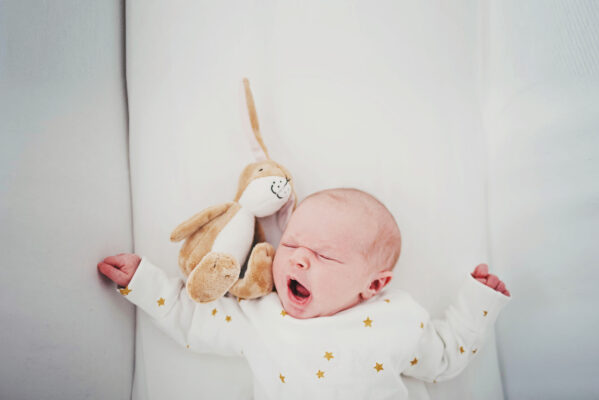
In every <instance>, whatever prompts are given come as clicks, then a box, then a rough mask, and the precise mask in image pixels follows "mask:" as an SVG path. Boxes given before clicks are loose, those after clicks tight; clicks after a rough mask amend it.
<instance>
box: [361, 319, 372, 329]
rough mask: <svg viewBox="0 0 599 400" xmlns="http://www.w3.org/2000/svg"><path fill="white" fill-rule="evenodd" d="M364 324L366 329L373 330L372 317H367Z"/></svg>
mask: <svg viewBox="0 0 599 400" xmlns="http://www.w3.org/2000/svg"><path fill="white" fill-rule="evenodd" d="M362 322H364V326H365V327H366V326H368V327H371V328H372V320H371V319H370V317H366V319H365V320H364V321H362Z"/></svg>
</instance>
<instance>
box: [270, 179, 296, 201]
mask: <svg viewBox="0 0 599 400" xmlns="http://www.w3.org/2000/svg"><path fill="white" fill-rule="evenodd" d="M289 180H290V179H289V178H287V177H284V178H283V177H276V178H274V179H273V181H272V185H271V186H270V191H271V192H273V193H274V194H275V196H277V197H278V198H279V199H282V198H283V197H286V196H289V193H291V185H289Z"/></svg>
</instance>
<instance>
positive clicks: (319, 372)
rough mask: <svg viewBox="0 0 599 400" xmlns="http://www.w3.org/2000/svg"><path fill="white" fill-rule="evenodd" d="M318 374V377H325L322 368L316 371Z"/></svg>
mask: <svg viewBox="0 0 599 400" xmlns="http://www.w3.org/2000/svg"><path fill="white" fill-rule="evenodd" d="M316 376H317V377H318V379H320V378H324V372H323V371H321V370H318V372H317V373H316Z"/></svg>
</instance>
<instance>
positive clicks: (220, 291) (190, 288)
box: [186, 252, 241, 303]
mask: <svg viewBox="0 0 599 400" xmlns="http://www.w3.org/2000/svg"><path fill="white" fill-rule="evenodd" d="M240 269H241V267H240V266H239V263H238V262H237V260H235V258H234V257H232V256H230V255H228V254H225V253H217V252H210V253H208V254H206V255H205V256H204V258H202V261H200V263H199V264H198V265H197V266H196V267H195V268H194V269H193V271H192V272H191V274H189V277H188V278H187V284H186V285H187V293H188V294H189V297H190V298H191V299H192V300H194V301H197V302H198V303H208V302H210V301H214V300H216V299H218V298H220V297H222V296H224V294H225V293H227V291H228V290H229V288H231V285H233V284H234V283H235V281H237V279H238V278H239V272H240Z"/></svg>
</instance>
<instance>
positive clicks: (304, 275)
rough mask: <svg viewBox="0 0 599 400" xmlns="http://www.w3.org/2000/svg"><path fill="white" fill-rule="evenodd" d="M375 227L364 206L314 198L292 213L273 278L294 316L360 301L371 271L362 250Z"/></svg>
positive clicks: (320, 312)
mask: <svg viewBox="0 0 599 400" xmlns="http://www.w3.org/2000/svg"><path fill="white" fill-rule="evenodd" d="M373 229H375V225H374V224H373V221H369V220H368V218H367V217H366V214H365V213H364V212H362V211H361V210H356V209H353V210H352V209H350V208H349V207H347V206H344V205H335V204H334V203H333V202H332V201H331V200H330V199H328V198H320V197H316V198H311V199H309V200H308V201H306V202H305V203H302V204H301V206H300V207H298V209H297V210H296V211H295V212H294V213H293V215H292V216H291V219H290V220H289V224H288V225H287V228H286V230H285V232H284V233H283V236H282V237H281V243H280V244H279V247H278V248H277V251H276V253H275V258H274V262H273V276H274V283H275V287H276V289H277V293H278V295H279V298H280V300H281V303H282V305H283V308H284V309H285V311H286V312H287V313H288V314H289V315H291V316H292V317H295V318H312V317H319V316H327V315H333V314H335V313H336V312H338V311H341V310H344V309H346V308H349V307H352V306H354V305H356V304H357V303H359V302H360V301H361V296H360V294H361V293H362V292H364V291H366V290H367V289H368V287H369V286H370V281H371V277H372V276H373V270H372V268H370V267H369V266H368V265H367V261H366V259H365V257H364V256H363V254H362V252H361V249H362V248H364V247H366V246H367V245H368V244H369V243H370V242H371V241H372V237H373V235H374V231H373Z"/></svg>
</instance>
